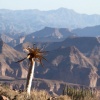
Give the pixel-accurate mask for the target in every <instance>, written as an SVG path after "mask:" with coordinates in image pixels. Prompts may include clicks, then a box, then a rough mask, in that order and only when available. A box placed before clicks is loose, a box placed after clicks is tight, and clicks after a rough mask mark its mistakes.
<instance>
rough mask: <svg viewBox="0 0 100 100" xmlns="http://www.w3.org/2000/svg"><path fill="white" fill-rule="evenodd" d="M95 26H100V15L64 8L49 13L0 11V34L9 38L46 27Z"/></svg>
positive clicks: (71, 27)
mask: <svg viewBox="0 0 100 100" xmlns="http://www.w3.org/2000/svg"><path fill="white" fill-rule="evenodd" d="M95 25H100V15H96V14H94V15H86V14H79V13H76V12H75V11H73V10H70V9H66V8H59V9H57V10H50V11H39V10H21V11H20V10H6V9H0V33H1V34H2V33H4V34H9V36H11V37H16V35H17V34H19V35H25V34H29V33H32V32H34V31H37V30H40V29H43V28H44V27H46V26H48V27H56V28H61V27H62V28H66V27H67V28H69V29H73V28H74V29H75V28H83V27H87V26H95ZM17 37H18V36H17Z"/></svg>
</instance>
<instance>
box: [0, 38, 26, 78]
mask: <svg viewBox="0 0 100 100" xmlns="http://www.w3.org/2000/svg"><path fill="white" fill-rule="evenodd" d="M23 57H24V55H23V54H21V53H20V52H18V51H16V50H14V49H13V48H11V47H10V46H8V45H7V44H6V43H4V42H3V41H2V40H1V39H0V76H2V78H3V77H6V76H8V77H13V78H17V77H23V78H24V77H26V73H27V67H26V66H25V65H23V63H20V64H18V63H15V62H16V61H17V60H18V59H21V58H23ZM24 63H25V62H24Z"/></svg>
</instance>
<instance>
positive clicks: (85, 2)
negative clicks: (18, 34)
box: [0, 0, 100, 14]
mask: <svg viewBox="0 0 100 100" xmlns="http://www.w3.org/2000/svg"><path fill="white" fill-rule="evenodd" d="M60 7H65V8H68V9H73V10H75V11H76V12H79V13H87V14H100V0H0V9H13V10H20V9H21V10H23V9H39V10H51V9H58V8H60Z"/></svg>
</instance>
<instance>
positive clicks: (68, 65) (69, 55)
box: [35, 46, 98, 87]
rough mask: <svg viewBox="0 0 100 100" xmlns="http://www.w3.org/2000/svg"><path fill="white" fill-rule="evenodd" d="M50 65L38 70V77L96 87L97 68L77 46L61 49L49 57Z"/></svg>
mask: <svg viewBox="0 0 100 100" xmlns="http://www.w3.org/2000/svg"><path fill="white" fill-rule="evenodd" d="M47 59H48V61H49V62H50V64H47V63H46V67H47V68H45V69H43V70H42V68H41V69H40V70H39V68H37V69H36V71H37V73H36V75H35V76H36V77H37V76H38V77H41V78H47V79H56V80H62V81H65V82H70V83H76V84H82V85H88V86H90V87H95V86H96V83H97V79H98V74H97V68H96V67H95V66H94V65H93V64H92V62H91V61H90V59H88V58H87V57H86V56H85V55H84V54H82V53H81V52H80V51H79V50H78V49H77V48H76V47H75V46H72V47H67V48H59V49H57V50H54V51H52V52H51V53H49V54H48V55H47Z"/></svg>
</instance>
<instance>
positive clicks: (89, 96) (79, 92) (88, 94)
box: [63, 86, 99, 100]
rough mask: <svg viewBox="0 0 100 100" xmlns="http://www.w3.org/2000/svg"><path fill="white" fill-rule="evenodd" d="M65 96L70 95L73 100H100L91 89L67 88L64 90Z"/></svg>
mask: <svg viewBox="0 0 100 100" xmlns="http://www.w3.org/2000/svg"><path fill="white" fill-rule="evenodd" d="M63 95H68V96H69V97H70V98H71V100H99V99H98V98H97V97H96V92H95V91H93V89H92V88H91V89H90V88H87V89H86V88H84V87H82V88H79V89H78V88H74V87H70V86H65V88H64V90H63Z"/></svg>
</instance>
